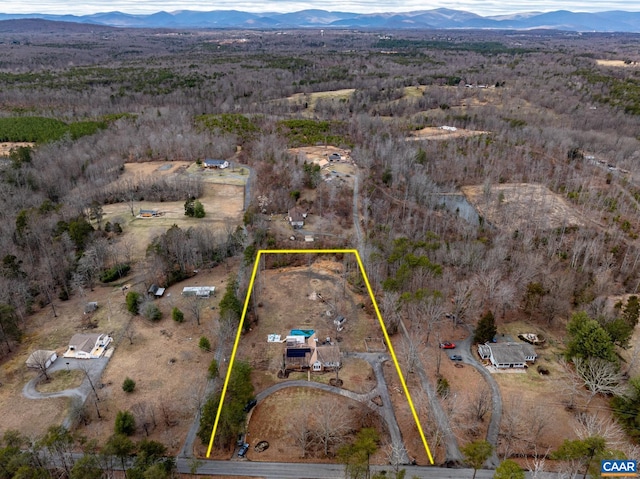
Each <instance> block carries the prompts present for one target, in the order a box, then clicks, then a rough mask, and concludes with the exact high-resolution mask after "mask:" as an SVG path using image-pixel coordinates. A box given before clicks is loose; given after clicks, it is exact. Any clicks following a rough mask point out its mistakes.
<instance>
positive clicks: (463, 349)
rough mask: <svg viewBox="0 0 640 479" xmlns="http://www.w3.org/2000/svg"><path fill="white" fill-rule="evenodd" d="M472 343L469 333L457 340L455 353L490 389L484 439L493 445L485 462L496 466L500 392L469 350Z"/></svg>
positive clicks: (496, 384)
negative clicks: (491, 452)
mask: <svg viewBox="0 0 640 479" xmlns="http://www.w3.org/2000/svg"><path fill="white" fill-rule="evenodd" d="M472 345H473V341H472V335H471V333H469V336H467V337H466V338H465V339H464V340H463V341H460V342H458V348H459V349H458V348H456V353H457V354H459V355H460V356H461V357H462V362H463V363H466V364H468V365H470V366H473V367H474V368H476V369H477V370H478V372H479V373H480V374H481V375H482V377H483V378H484V380H485V381H486V382H487V384H488V385H489V387H490V389H491V420H490V421H489V427H488V428H487V438H486V439H487V442H489V443H490V444H491V445H492V446H493V455H492V456H491V457H490V458H489V459H487V462H486V463H485V464H486V466H487V467H497V466H498V465H499V464H500V460H499V459H498V456H497V454H496V449H497V446H498V434H499V433H500V421H501V420H502V395H501V394H500V388H499V387H498V383H497V382H496V380H495V379H494V377H493V376H492V375H491V373H490V372H489V371H488V370H487V368H485V367H484V366H483V365H482V364H481V363H480V361H478V360H477V359H476V356H475V354H473V352H472V351H471V347H472Z"/></svg>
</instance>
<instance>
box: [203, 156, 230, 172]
mask: <svg viewBox="0 0 640 479" xmlns="http://www.w3.org/2000/svg"><path fill="white" fill-rule="evenodd" d="M202 164H203V165H204V167H205V168H213V169H215V168H219V169H221V170H222V169H224V168H229V162H228V161H227V160H212V159H210V158H207V159H206V160H204V161H203V162H202Z"/></svg>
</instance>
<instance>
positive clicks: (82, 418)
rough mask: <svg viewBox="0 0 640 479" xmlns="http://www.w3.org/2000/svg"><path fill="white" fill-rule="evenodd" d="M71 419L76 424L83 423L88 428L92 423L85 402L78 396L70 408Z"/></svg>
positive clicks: (72, 401)
mask: <svg viewBox="0 0 640 479" xmlns="http://www.w3.org/2000/svg"><path fill="white" fill-rule="evenodd" d="M69 418H70V419H71V421H72V422H73V423H74V424H79V423H82V424H84V425H85V426H87V425H88V424H89V423H90V422H91V416H90V414H89V411H88V410H87V407H86V404H85V402H84V401H83V400H82V399H81V398H79V397H77V396H75V397H74V398H73V399H72V400H71V405H70V406H69Z"/></svg>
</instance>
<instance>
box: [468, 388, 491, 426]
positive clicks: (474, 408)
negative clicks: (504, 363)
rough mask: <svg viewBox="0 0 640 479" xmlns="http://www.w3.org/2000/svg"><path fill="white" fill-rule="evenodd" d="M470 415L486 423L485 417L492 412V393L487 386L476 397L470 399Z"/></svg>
mask: <svg viewBox="0 0 640 479" xmlns="http://www.w3.org/2000/svg"><path fill="white" fill-rule="evenodd" d="M469 399H470V401H469V404H468V414H469V416H470V417H471V418H472V419H474V420H476V421H480V422H482V421H484V417H485V416H486V415H487V413H488V412H489V411H491V391H490V390H489V387H488V386H487V385H484V386H483V387H482V388H481V389H479V390H478V391H477V392H476V394H475V395H473V396H470V397H469Z"/></svg>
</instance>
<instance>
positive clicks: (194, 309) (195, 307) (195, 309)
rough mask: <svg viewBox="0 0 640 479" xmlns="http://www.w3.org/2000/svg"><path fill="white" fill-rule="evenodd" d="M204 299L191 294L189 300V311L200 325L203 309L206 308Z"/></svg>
mask: <svg viewBox="0 0 640 479" xmlns="http://www.w3.org/2000/svg"><path fill="white" fill-rule="evenodd" d="M203 301H204V300H203V299H200V298H198V297H197V296H189V299H188V300H187V308H188V309H189V312H190V313H191V314H193V317H194V319H195V320H196V323H197V324H198V326H200V317H201V316H202V310H203V309H204V302H203Z"/></svg>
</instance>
